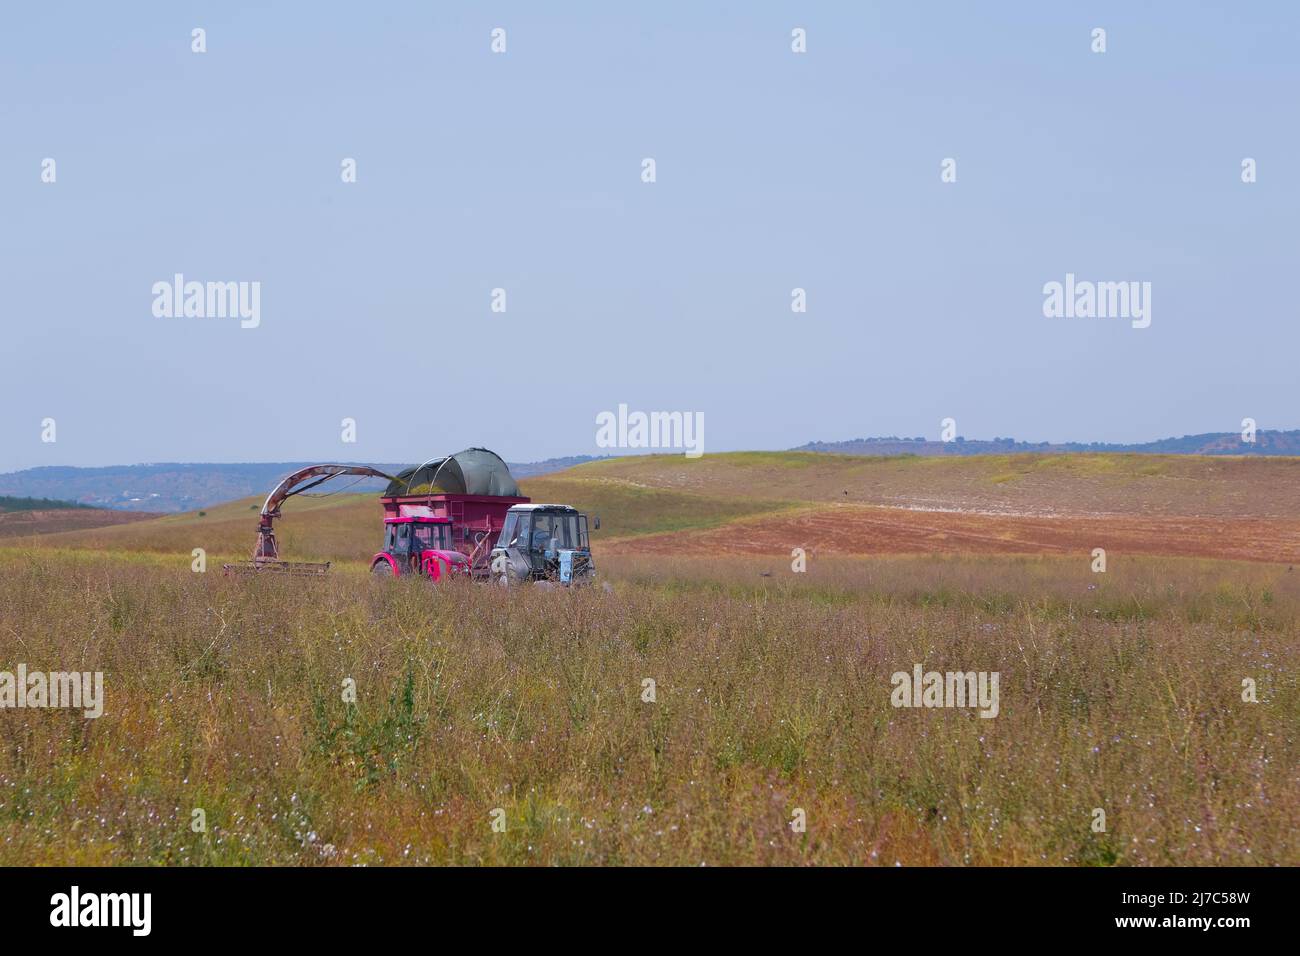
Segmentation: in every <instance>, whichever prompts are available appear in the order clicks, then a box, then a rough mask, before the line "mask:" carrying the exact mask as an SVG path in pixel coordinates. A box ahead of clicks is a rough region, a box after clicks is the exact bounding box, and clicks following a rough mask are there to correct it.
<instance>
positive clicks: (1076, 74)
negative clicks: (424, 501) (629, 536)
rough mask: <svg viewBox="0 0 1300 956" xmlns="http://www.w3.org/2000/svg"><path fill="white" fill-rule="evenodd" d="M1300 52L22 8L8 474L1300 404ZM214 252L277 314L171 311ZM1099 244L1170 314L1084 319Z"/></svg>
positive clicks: (1054, 433)
mask: <svg viewBox="0 0 1300 956" xmlns="http://www.w3.org/2000/svg"><path fill="white" fill-rule="evenodd" d="M196 28H201V29H202V30H203V31H205V33H204V39H205V44H206V52H202V53H196V52H194V51H193V49H192V46H193V44H194V39H193V31H194V30H195V29H196ZM498 28H499V29H501V30H504V31H505V33H504V37H505V44H506V45H505V52H503V53H498V52H494V51H493V50H492V43H493V39H492V35H493V31H494V30H495V29H498ZM1097 28H1102V29H1104V30H1105V45H1106V48H1105V52H1094V49H1093V48H1094V46H1095V44H1096V41H1095V39H1094V35H1093V31H1094V30H1095V29H1097ZM796 29H800V30H803V31H805V33H804V35H805V37H806V52H803V53H796V52H794V50H793V49H792V44H793V43H794V40H793V39H792V31H794V30H796ZM1297 49H1300V5H1297V4H1293V3H1281V2H1278V3H1248V4H1247V3H1229V2H1224V3H1216V4H1208V3H1206V4H1202V3H1174V2H1165V3H1160V2H1153V3H1143V4H1132V3H1071V4H1046V3H1041V2H1025V3H1016V2H1001V3H987V4H970V3H958V2H952V3H939V2H933V3H931V2H907V3H904V2H882V3H857V2H855V3H848V2H844V3H817V4H811V3H754V2H746V3H741V2H735V3H685V2H663V3H655V4H600V3H564V2H552V3H547V4H539V3H488V2H479V3H453V2H440V3H434V2H421V3H384V4H373V5H366V4H356V3H313V4H310V5H306V4H288V3H280V4H271V3H225V2H223V3H217V2H209V3H175V2H168V3H161V2H160V3H132V4H103V3H91V2H85V3H58V2H52V3H41V4H22V5H16V4H14V5H6V6H5V7H4V8H3V11H2V12H0V308H2V309H3V312H2V313H0V315H2V316H3V318H2V320H0V321H2V322H3V325H2V327H0V350H2V351H0V471H8V470H14V469H19V468H26V467H33V466H37V465H53V464H58V465H106V464H128V463H135V462H161V461H298V460H321V461H329V460H337V459H344V460H349V461H373V462H390V461H419V460H425V459H428V458H432V457H435V456H439V455H444V454H448V453H450V452H452V451H455V450H457V449H460V448H463V447H467V446H471V445H476V446H486V447H489V448H492V449H494V450H496V451H498V452H499V453H500V454H501V455H502V456H503V457H504V458H506V459H507V460H509V461H530V460H537V459H542V458H547V457H551V456H561V455H571V454H596V453H602V452H605V453H608V452H610V451H614V450H613V449H603V448H600V447H598V446H597V443H596V433H597V428H596V417H597V416H598V415H599V414H600V413H601V412H605V411H614V410H617V408H618V406H619V405H620V404H625V405H627V406H628V407H629V409H631V410H644V411H647V412H649V411H681V412H685V413H689V414H702V415H703V416H704V419H705V421H706V431H705V434H706V443H705V447H704V451H705V452H706V453H707V452H715V451H730V450H738V449H779V448H788V447H792V446H795V445H799V444H802V443H804V442H807V441H812V440H822V441H834V440H841V439H849V438H855V437H859V436H874V435H900V436H925V437H928V438H932V439H937V438H939V437H940V431H941V427H942V425H941V423H942V421H943V419H945V418H952V419H954V420H955V423H956V431H957V433H959V434H961V435H963V436H966V437H970V438H992V437H994V436H1004V437H1015V438H1019V439H1022V440H1028V441H1115V442H1130V441H1144V440H1150V439H1155V438H1160V437H1165V436H1172V435H1182V434H1188V433H1196V432H1206V431H1235V430H1238V429H1239V428H1240V423H1241V420H1242V419H1243V418H1244V417H1248V416H1249V417H1253V418H1254V419H1256V421H1257V422H1258V425H1259V427H1260V428H1263V429H1269V428H1295V427H1300V394H1298V392H1297V384H1298V382H1300V375H1297V358H1300V322H1298V319H1300V316H1298V315H1297V308H1298V306H1297V296H1296V294H1295V281H1296V279H1295V277H1296V276H1297V257H1298V255H1300V242H1298V240H1297V232H1296V225H1295V224H1296V222H1297V220H1298V219H1300V215H1298V214H1300V185H1298V184H1297V180H1298V179H1300V166H1298V163H1300V148H1298V147H1300V123H1298V122H1297V119H1300V56H1297V55H1296V50H1297ZM647 158H651V159H653V160H654V172H655V177H654V181H653V182H646V181H644V175H643V170H644V166H643V161H644V160H645V159H647ZM1246 158H1251V159H1254V160H1255V164H1256V165H1255V169H1256V181H1255V182H1251V183H1245V182H1243V181H1242V163H1243V160H1244V159H1246ZM47 159H53V160H54V161H55V165H54V173H55V177H54V181H53V182H46V181H43V177H44V176H46V165H45V160H47ZM346 159H352V160H354V161H355V164H356V166H355V168H356V178H355V182H344V181H343V180H344V176H343V163H344V160H346ZM947 159H953V160H955V161H956V165H955V170H956V180H955V181H950V182H945V181H944V177H943V175H942V174H943V170H944V167H943V164H944V161H945V160H947ZM177 273H180V274H182V275H183V276H184V277H185V279H186V280H187V281H199V282H249V283H251V282H257V283H259V290H260V303H259V305H260V308H259V313H258V318H259V321H258V324H257V326H256V327H250V328H244V327H242V324H241V322H240V321H239V320H238V319H230V318H198V317H193V316H190V317H187V316H185V315H183V314H182V315H177V316H167V315H163V316H159V315H156V314H155V311H156V308H155V306H156V301H155V298H156V296H155V292H154V291H153V290H154V286H155V283H158V282H165V283H170V282H171V281H172V278H173V276H174V275H175V274H177ZM1067 273H1068V274H1073V275H1075V276H1076V277H1077V279H1079V280H1091V281H1098V282H1139V283H1141V282H1150V283H1151V285H1150V289H1151V292H1150V318H1151V322H1150V325H1149V326H1148V327H1146V328H1134V327H1133V325H1132V323H1130V322H1129V321H1128V320H1127V319H1124V318H1115V317H1110V318H1106V317H1094V318H1084V317H1074V318H1049V317H1047V316H1045V315H1044V308H1043V306H1044V298H1045V296H1044V286H1045V284H1046V283H1050V282H1053V281H1056V282H1064V281H1065V277H1066V275H1067ZM494 289H503V290H505V311H503V312H496V311H493V308H492V305H493V290H494ZM794 289H803V290H804V292H805V299H806V311H805V312H795V311H793V310H792V303H793V302H794V299H793V298H792V290H794ZM497 301H498V305H499V304H500V300H499V299H498V300H497ZM49 419H52V420H53V422H54V431H53V434H52V435H51V433H50V430H49V428H48V427H47V426H46V424H44V423H46V422H47V420H49ZM344 419H350V420H351V421H353V422H354V423H355V427H354V429H353V434H354V437H355V441H354V442H346V441H344V438H345V437H348V435H347V434H345V429H344V427H343V420H344ZM50 437H53V438H54V440H53V441H49V440H43V439H48V438H50Z"/></svg>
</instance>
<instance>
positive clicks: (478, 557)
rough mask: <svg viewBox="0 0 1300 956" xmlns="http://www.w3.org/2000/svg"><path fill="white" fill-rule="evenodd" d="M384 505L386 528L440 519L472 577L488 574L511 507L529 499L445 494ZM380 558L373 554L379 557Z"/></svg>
mask: <svg viewBox="0 0 1300 956" xmlns="http://www.w3.org/2000/svg"><path fill="white" fill-rule="evenodd" d="M379 500H380V501H381V502H382V503H383V506H384V526H385V529H387V527H388V526H389V524H390V522H393V521H395V520H399V519H403V518H419V519H440V520H441V521H444V522H448V523H450V525H451V538H450V545H451V549H452V550H453V551H455V552H456V553H457V554H459V555H460V556H461V557H462V558H464V559H465V561H466V563H467V564H468V567H469V570H470V571H471V572H472V573H473V574H474V576H475V577H479V576H486V575H487V574H488V573H489V570H490V569H489V562H490V557H491V554H492V548H493V547H495V546H496V543H497V538H498V537H499V536H500V534H501V527H502V525H504V524H505V520H506V512H507V511H509V510H510V507H511V505H522V504H528V502H529V501H530V500H531V499H529V498H521V497H508V496H504V495H459V494H449V493H444V492H436V493H434V494H423V495H397V496H393V497H384V498H380V499H379ZM378 557H379V555H376V558H378Z"/></svg>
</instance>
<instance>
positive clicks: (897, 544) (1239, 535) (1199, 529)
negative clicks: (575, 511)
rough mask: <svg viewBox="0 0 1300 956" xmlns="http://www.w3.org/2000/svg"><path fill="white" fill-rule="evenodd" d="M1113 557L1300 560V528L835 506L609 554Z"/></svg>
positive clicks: (627, 545)
mask: <svg viewBox="0 0 1300 956" xmlns="http://www.w3.org/2000/svg"><path fill="white" fill-rule="evenodd" d="M794 547H802V548H804V549H806V550H807V551H809V552H810V553H813V554H816V553H821V554H846V555H883V554H1074V553H1082V554H1088V553H1089V552H1091V550H1092V549H1093V548H1105V549H1106V550H1107V552H1108V554H1111V553H1113V554H1116V555H1122V554H1145V555H1169V556H1177V557H1206V558H1227V559H1240V560H1248V561H1281V562H1287V563H1293V562H1297V561H1300V521H1297V520H1278V519H1267V518H1222V517H1127V516H1126V517H1117V516H1098V517H1061V518H1049V517H1028V516H1013V515H976V514H954V513H940V512H921V511H907V510H904V509H896V508H871V507H860V506H849V505H845V506H839V507H836V506H829V507H827V508H824V509H821V510H817V511H805V512H799V513H796V514H784V515H777V516H773V517H771V518H764V519H760V520H745V521H738V522H734V523H732V524H729V525H727V526H725V527H722V528H714V529H711V530H706V531H688V532H676V533H672V534H656V535H647V536H645V537H638V538H624V539H622V540H616V541H610V542H608V543H605V544H603V545H602V550H606V551H608V552H609V553H611V554H765V555H771V554H782V553H784V554H788V553H789V551H790V549H791V548H794Z"/></svg>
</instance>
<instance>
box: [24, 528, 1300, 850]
mask: <svg viewBox="0 0 1300 956" xmlns="http://www.w3.org/2000/svg"><path fill="white" fill-rule="evenodd" d="M123 530H125V531H129V530H134V529H123ZM760 570H770V571H771V572H772V576H771V577H759V571H760ZM605 571H606V573H607V577H608V578H610V579H612V580H613V590H612V592H606V591H605V590H604V589H602V588H599V587H597V588H589V589H585V590H578V591H552V592H546V591H539V590H533V589H525V590H522V591H520V590H514V591H510V592H504V591H501V590H497V589H494V588H490V587H482V586H475V585H468V584H464V585H462V586H457V587H447V586H444V587H441V588H431V587H429V586H428V585H427V584H426V583H424V582H419V581H397V582H376V581H371V580H369V578H368V577H367V576H366V575H364V574H363V573H361V572H360V571H351V570H345V571H344V572H343V573H338V574H335V575H334V576H332V577H331V578H329V579H326V580H321V581H293V582H290V581H283V580H263V579H249V578H225V577H222V576H221V575H220V574H218V573H208V574H193V573H190V572H189V570H188V563H187V562H186V563H184V564H181V565H179V566H178V565H177V563H176V561H175V559H174V557H173V556H171V555H167V554H152V555H150V554H127V553H116V554H96V553H93V552H89V551H85V550H82V551H66V550H55V549H48V548H41V549H32V548H27V549H13V548H8V549H3V550H0V668H3V669H12V668H14V667H15V666H16V664H17V663H18V662H23V663H26V664H27V665H28V666H29V668H32V669H44V670H92V671H93V670H102V671H104V672H105V687H106V696H107V703H106V711H105V714H104V716H103V717H101V718H99V719H98V720H86V719H84V718H82V717H81V716H80V715H79V714H78V715H74V714H70V713H68V712H63V711H33V710H21V711H19V710H10V711H4V712H0V862H3V863H6V864H30V863H42V864H54V863H62V864H69V863H96V864H98V863H104V864H109V863H113V864H117V863H146V864H153V863H163V864H177V863H234V864H242V863H250V864H251V863H267V864H355V863H375V864H379V863H389V864H400V863H480V862H481V863H541V864H573V863H602V864H640V863H646V864H683V865H696V864H699V863H709V864H762V863H781V864H805V863H816V864H850V863H854V864H856V863H866V864H881V865H893V864H894V863H896V862H899V863H903V864H990V863H1005V864H1026V863H1049V864H1066V865H1078V864H1136V865H1150V864H1157V865H1158V864H1211V863H1256V864H1291V865H1294V864H1296V863H1300V850H1298V848H1297V846H1296V838H1297V825H1296V824H1297V820H1298V819H1300V783H1298V781H1297V768H1298V767H1300V741H1298V740H1297V734H1298V733H1300V729H1298V728H1300V719H1297V718H1298V717H1300V693H1298V691H1297V682H1296V663H1297V656H1298V649H1297V645H1296V640H1295V634H1296V624H1297V619H1298V618H1297V611H1298V610H1300V593H1298V588H1297V584H1296V575H1294V574H1291V573H1289V572H1287V571H1286V569H1285V568H1284V567H1272V566H1265V565H1250V566H1245V565H1233V564H1222V563H1210V562H1190V561H1161V560H1147V559H1131V560H1129V561H1116V562H1114V564H1113V565H1112V567H1111V569H1110V571H1109V572H1108V573H1107V574H1106V575H1091V574H1088V573H1087V572H1086V570H1085V571H1082V572H1081V571H1080V567H1079V562H1077V561H1073V560H1071V561H1064V560H1054V559H1018V558H1012V559H1008V558H997V559H972V558H945V559H937V558H917V559H887V560H875V561H870V562H867V561H852V560H845V561H840V562H833V561H827V562H817V563H815V564H814V566H813V567H812V568H811V569H810V571H809V573H808V574H807V575H793V574H791V573H790V572H789V569H788V566H786V567H781V566H773V565H772V564H770V563H769V564H764V563H762V562H744V561H739V562H738V561H731V562H728V563H718V562H707V561H703V560H696V561H674V562H672V563H671V564H669V563H666V562H664V561H661V560H651V559H630V558H628V559H618V560H613V561H610V562H607V563H606V565H605ZM1090 585H1094V586H1095V587H1093V588H1090ZM913 663H922V664H923V665H925V667H926V668H927V669H929V668H933V669H938V670H953V669H961V670H989V671H998V672H999V673H1000V674H1001V714H1000V716H998V717H997V718H995V719H991V720H985V719H981V718H978V717H976V716H974V714H973V713H972V712H970V711H964V710H897V709H894V708H893V707H891V706H890V702H889V696H890V689H891V687H890V680H889V679H890V674H891V673H892V672H894V671H898V670H904V671H906V670H910V668H911V666H912V664H913ZM1246 677H1250V678H1253V679H1254V680H1256V681H1257V684H1258V696H1259V702H1258V703H1254V704H1249V703H1244V702H1243V701H1242V699H1241V693H1242V688H1241V682H1242V680H1243V678H1246ZM346 678H351V679H353V680H354V681H355V682H356V688H357V700H356V703H355V704H351V703H345V702H344V700H343V699H342V693H341V686H342V682H343V681H344V680H345V679H346ZM646 678H652V679H654V680H655V682H656V701H655V702H654V703H646V702H643V700H642V693H643V683H642V682H643V680H644V679H646ZM1097 807H1100V808H1103V809H1104V810H1105V811H1106V822H1107V829H1106V832H1105V833H1095V832H1093V830H1092V829H1091V827H1090V824H1091V822H1092V819H1093V817H1092V811H1093V809H1094V808H1097ZM195 808H203V809H204V811H205V812H206V817H207V823H208V831H207V832H206V833H203V834H200V833H195V832H193V831H192V830H191V828H190V822H191V819H192V816H191V814H192V811H193V810H194V809H195ZM494 808H500V809H501V810H502V811H504V819H505V821H506V830H505V832H504V833H496V832H493V830H492V828H491V819H492V818H491V813H492V811H493V809H494ZM796 808H800V809H802V810H804V811H805V812H806V815H807V832H806V833H796V832H794V831H793V830H792V829H791V827H790V825H789V824H790V821H791V819H792V815H793V814H794V811H795V810H796Z"/></svg>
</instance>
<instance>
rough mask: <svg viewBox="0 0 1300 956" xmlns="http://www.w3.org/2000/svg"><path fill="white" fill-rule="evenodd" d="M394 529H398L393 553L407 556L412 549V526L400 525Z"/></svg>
mask: <svg viewBox="0 0 1300 956" xmlns="http://www.w3.org/2000/svg"><path fill="white" fill-rule="evenodd" d="M394 527H395V528H396V529H397V537H396V538H395V539H394V541H393V553H394V554H405V553H406V552H407V551H409V550H410V549H411V526H410V525H409V524H399V525H394Z"/></svg>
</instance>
